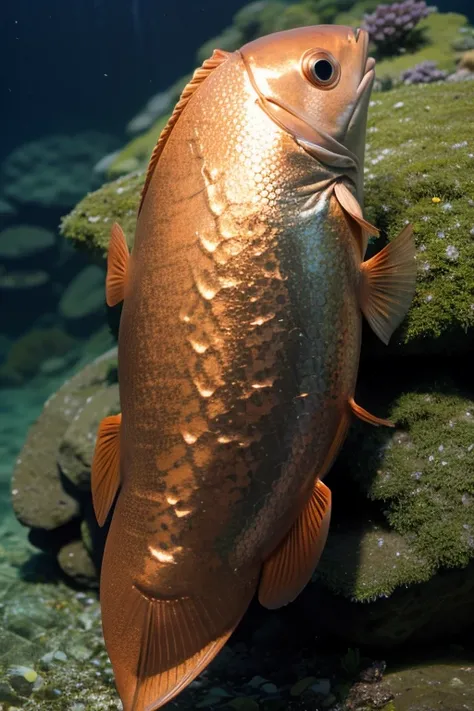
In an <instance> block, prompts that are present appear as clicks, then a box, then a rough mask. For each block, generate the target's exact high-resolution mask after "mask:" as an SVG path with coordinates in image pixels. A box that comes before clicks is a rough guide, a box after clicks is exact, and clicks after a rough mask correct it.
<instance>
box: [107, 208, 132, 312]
mask: <svg viewBox="0 0 474 711" xmlns="http://www.w3.org/2000/svg"><path fill="white" fill-rule="evenodd" d="M129 259H130V252H129V251H128V245H127V241H126V239H125V235H124V233H123V230H122V228H121V227H120V225H119V224H118V223H117V222H115V223H114V225H113V226H112V231H111V234H110V242H109V251H108V254H107V277H106V280H105V299H106V301H107V306H115V305H116V304H119V303H120V302H121V301H123V299H124V295H125V284H126V281H127V270H128V262H129Z"/></svg>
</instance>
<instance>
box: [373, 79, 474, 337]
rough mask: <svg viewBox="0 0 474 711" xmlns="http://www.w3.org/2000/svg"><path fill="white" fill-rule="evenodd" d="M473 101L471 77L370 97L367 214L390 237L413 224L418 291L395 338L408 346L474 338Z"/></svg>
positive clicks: (473, 93)
mask: <svg viewBox="0 0 474 711" xmlns="http://www.w3.org/2000/svg"><path fill="white" fill-rule="evenodd" d="M473 100H474V83H471V82H466V83H464V84H462V85H459V84H445V83H443V84H440V85H437V86H422V87H403V88H400V89H397V90H394V91H390V92H386V93H382V94H376V95H374V101H373V102H372V106H371V109H370V113H369V124H368V134H367V154H366V176H365V189H366V214H367V217H368V219H370V220H371V221H373V222H374V224H376V225H377V226H378V227H380V228H381V229H382V230H383V231H384V233H385V234H388V235H389V236H390V238H393V237H395V236H396V235H397V234H398V232H399V231H400V230H401V229H402V228H403V226H404V224H405V222H406V221H409V222H411V223H412V224H413V228H414V234H415V239H416V244H417V247H418V255H417V260H418V265H419V269H418V278H417V290H416V295H415V298H414V301H413V305H412V308H411V309H410V312H409V314H408V317H407V319H406V320H405V322H404V324H403V327H402V329H401V330H400V331H399V332H398V333H397V334H396V336H395V337H394V342H395V344H398V345H406V344H409V345H410V347H411V349H418V350H425V349H434V350H438V351H443V350H445V349H446V347H447V346H448V345H449V344H448V341H449V342H450V344H451V346H453V344H454V341H455V340H456V341H459V345H460V347H468V346H469V343H472V328H473V326H474V298H473V294H474V240H473V239H472V230H473V229H474V203H473V199H474V172H473V171H474V157H473V148H472V130H471V128H470V120H471V119H470V117H471V113H472V102H473ZM438 198H439V201H438ZM433 199H435V202H433ZM440 336H446V338H444V339H440V338H439V337H440Z"/></svg>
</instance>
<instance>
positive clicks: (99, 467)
mask: <svg viewBox="0 0 474 711" xmlns="http://www.w3.org/2000/svg"><path fill="white" fill-rule="evenodd" d="M121 421H122V415H121V414H119V415H111V416H110V417H104V419H103V420H102V422H101V423H100V425H99V431H98V433H97V442H96V445H95V451H94V457H93V459H92V468H91V488H92V503H93V505H94V511H95V515H96V518H97V522H98V524H99V526H103V525H104V523H105V521H106V519H107V516H108V514H109V511H110V507H111V506H112V504H113V502H114V499H115V496H116V494H117V491H118V488H119V484H120V462H119V434H120V423H121Z"/></svg>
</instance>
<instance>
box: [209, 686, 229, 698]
mask: <svg viewBox="0 0 474 711" xmlns="http://www.w3.org/2000/svg"><path fill="white" fill-rule="evenodd" d="M209 695H210V696H218V697H219V698H221V699H228V698H230V694H229V692H228V691H226V690H225V689H222V688H221V687H220V686H213V687H212V688H211V689H209Z"/></svg>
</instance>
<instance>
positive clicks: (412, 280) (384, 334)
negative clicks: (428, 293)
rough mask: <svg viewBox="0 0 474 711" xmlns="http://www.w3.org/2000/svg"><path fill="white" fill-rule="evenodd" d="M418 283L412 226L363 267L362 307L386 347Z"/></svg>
mask: <svg viewBox="0 0 474 711" xmlns="http://www.w3.org/2000/svg"><path fill="white" fill-rule="evenodd" d="M415 284H416V261H415V243H414V240H413V230H412V227H411V225H407V226H406V227H405V228H404V229H403V230H402V231H401V232H400V234H399V235H398V237H397V238H396V239H394V240H393V242H390V243H389V244H387V246H386V247H384V248H383V249H382V251H381V252H379V253H378V254H376V255H375V256H374V257H372V258H371V259H368V260H367V261H366V262H363V263H362V265H361V289H360V306H361V309H362V311H363V313H364V316H365V317H366V319H367V321H368V322H369V324H370V326H371V328H372V329H373V331H374V332H375V333H376V334H377V336H378V337H379V338H380V340H381V341H383V342H384V343H385V344H387V343H388V342H389V340H390V338H391V336H392V334H393V332H394V331H395V329H396V328H397V326H399V325H400V323H401V322H402V320H403V318H404V317H405V315H406V313H407V311H408V309H409V308H410V304H411V301H412V299H413V295H414V293H415Z"/></svg>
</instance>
